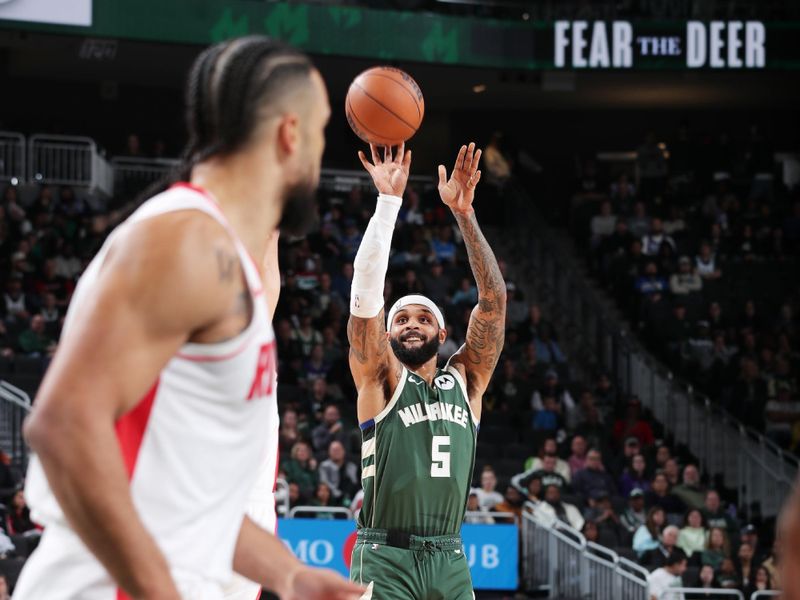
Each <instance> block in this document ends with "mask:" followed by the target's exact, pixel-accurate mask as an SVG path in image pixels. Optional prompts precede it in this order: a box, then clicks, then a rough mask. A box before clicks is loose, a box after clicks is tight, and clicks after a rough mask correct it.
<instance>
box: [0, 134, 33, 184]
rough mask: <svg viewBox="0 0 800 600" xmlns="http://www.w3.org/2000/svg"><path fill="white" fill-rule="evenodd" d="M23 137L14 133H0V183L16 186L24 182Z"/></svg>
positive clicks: (25, 171)
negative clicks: (6, 182) (7, 182)
mask: <svg viewBox="0 0 800 600" xmlns="http://www.w3.org/2000/svg"><path fill="white" fill-rule="evenodd" d="M25 158H26V157H25V136H24V135H22V134H21V133H16V132H14V131H0V181H10V182H11V183H12V184H17V183H19V182H21V181H24V180H25V177H26V175H27V170H26V168H25Z"/></svg>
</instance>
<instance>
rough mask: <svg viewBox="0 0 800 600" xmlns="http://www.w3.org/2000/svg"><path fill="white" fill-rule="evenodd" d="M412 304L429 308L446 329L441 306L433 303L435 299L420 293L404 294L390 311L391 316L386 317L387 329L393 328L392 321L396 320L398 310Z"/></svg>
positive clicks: (441, 326)
mask: <svg viewBox="0 0 800 600" xmlns="http://www.w3.org/2000/svg"><path fill="white" fill-rule="evenodd" d="M411 304H420V305H422V306H424V307H425V308H427V309H428V310H429V311H431V312H432V313H433V316H435V317H436V321H437V322H438V323H439V327H440V328H441V329H444V316H443V315H442V311H441V310H439V307H438V306H436V305H435V304H434V303H433V300H431V299H429V298H426V297H425V296H422V295H420V294H411V295H409V296H403V297H402V298H400V300H398V301H397V302H395V303H394V305H392V308H391V310H390V311H389V316H388V317H386V329H387V330H388V329H391V328H392V321H394V316H395V314H397V311H398V310H400V309H401V308H405V307H406V306H409V305H411Z"/></svg>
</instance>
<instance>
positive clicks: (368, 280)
mask: <svg viewBox="0 0 800 600" xmlns="http://www.w3.org/2000/svg"><path fill="white" fill-rule="evenodd" d="M402 203H403V201H402V199H401V198H399V197H398V196H388V195H386V194H379V195H378V205H377V207H376V208H375V214H374V215H373V216H372V218H371V219H370V220H369V225H367V230H366V231H365V232H364V237H363V238H362V239H361V245H360V246H359V247H358V252H357V253H356V259H355V261H353V283H352V286H351V289H350V314H352V315H353V316H356V317H361V318H362V319H371V318H373V317H376V316H378V313H380V312H381V309H382V308H383V287H384V285H385V283H386V269H387V268H388V267H389V250H390V248H391V246H392V234H393V233H394V224H395V221H397V213H399V212H400V206H401V204H402Z"/></svg>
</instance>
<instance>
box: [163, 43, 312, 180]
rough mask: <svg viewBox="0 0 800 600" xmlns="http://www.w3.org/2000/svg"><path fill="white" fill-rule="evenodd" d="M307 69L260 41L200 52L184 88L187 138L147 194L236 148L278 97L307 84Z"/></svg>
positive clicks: (297, 56) (298, 57)
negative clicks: (171, 167) (169, 167)
mask: <svg viewBox="0 0 800 600" xmlns="http://www.w3.org/2000/svg"><path fill="white" fill-rule="evenodd" d="M312 69H313V65H312V64H311V61H310V60H309V59H308V57H307V56H305V55H304V54H302V53H301V52H299V51H297V50H295V49H294V48H292V47H290V46H287V45H286V44H283V43H282V42H279V41H277V40H273V39H271V38H268V37H265V36H258V35H253V36H247V37H241V38H235V39H232V40H228V41H226V42H221V43H219V44H215V45H213V46H210V47H208V48H206V49H205V50H204V51H203V52H202V53H201V54H200V55H199V56H198V57H197V59H195V61H194V64H193V65H192V68H191V70H190V72H189V78H188V81H187V84H186V128H187V131H188V133H189V139H188V142H187V144H186V147H185V148H184V150H183V152H182V154H181V162H180V164H179V165H178V166H177V168H176V169H175V170H174V171H173V172H172V173H170V175H169V176H167V177H166V178H165V179H164V180H162V181H161V182H159V183H158V184H157V185H156V186H155V188H156V189H153V190H149V191H148V192H149V195H151V196H152V195H154V194H155V193H158V192H160V191H163V190H165V189H166V188H168V187H169V186H170V185H171V184H173V183H175V182H176V181H188V179H189V178H190V176H191V173H192V169H193V168H194V166H195V165H197V164H198V163H200V162H203V161H204V160H207V159H209V158H211V157H212V156H225V155H230V154H232V153H234V152H236V151H237V150H239V149H241V148H242V147H243V146H244V145H245V144H246V143H247V142H248V141H249V139H250V136H251V135H252V133H253V131H254V130H255V128H256V125H257V123H258V121H259V120H261V119H263V118H265V117H271V116H275V115H276V114H277V109H279V101H280V100H281V99H282V97H283V96H285V95H286V93H287V92H288V91H290V90H292V89H294V87H295V85H297V84H301V83H305V82H308V81H309V77H310V75H311V71H312Z"/></svg>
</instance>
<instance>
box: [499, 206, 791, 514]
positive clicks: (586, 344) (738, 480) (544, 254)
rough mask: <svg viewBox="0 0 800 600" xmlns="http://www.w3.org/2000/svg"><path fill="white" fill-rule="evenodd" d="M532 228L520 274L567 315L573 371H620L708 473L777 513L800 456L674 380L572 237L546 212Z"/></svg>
mask: <svg viewBox="0 0 800 600" xmlns="http://www.w3.org/2000/svg"><path fill="white" fill-rule="evenodd" d="M528 225H529V227H530V228H531V235H529V236H528V237H527V240H526V242H525V245H524V247H517V248H514V249H513V251H514V252H515V254H519V255H526V256H527V258H528V260H527V261H526V262H522V261H521V262H520V263H519V265H518V266H517V275H518V277H519V279H523V280H524V279H527V280H529V281H536V282H537V284H538V286H537V287H538V291H539V294H538V296H539V297H541V298H542V300H543V301H544V302H546V303H548V305H547V307H546V308H548V309H551V310H550V312H551V313H553V314H558V315H559V316H560V318H561V320H563V322H564V327H563V329H564V331H565V332H566V333H564V335H563V336H562V339H564V340H573V341H574V344H573V345H572V347H571V348H570V350H571V352H572V356H573V357H574V358H575V359H576V360H575V361H574V364H573V361H571V364H570V369H573V368H574V369H575V370H576V373H575V374H576V375H585V376H587V377H588V376H589V373H588V372H587V373H579V372H577V371H579V369H580V368H581V367H580V364H579V363H586V364H592V365H596V366H599V367H601V368H603V369H605V370H606V371H607V372H609V373H614V374H616V380H617V382H618V383H619V386H620V388H621V391H622V392H623V393H626V394H636V395H638V396H639V398H640V399H641V401H642V403H643V405H644V406H646V407H647V408H649V409H650V410H651V411H652V413H653V415H654V416H655V418H656V419H658V420H659V421H660V422H662V423H663V424H664V427H665V429H666V431H667V433H668V434H670V435H671V436H673V437H674V439H675V441H676V442H677V443H679V444H685V445H686V446H687V447H688V449H689V450H690V451H691V453H692V454H694V455H695V456H696V457H697V458H698V459H699V461H700V463H701V465H700V466H701V467H702V468H703V469H704V471H705V472H707V473H709V474H710V475H712V476H713V475H718V474H721V475H723V476H724V484H725V485H726V486H728V487H731V488H734V489H736V490H737V491H738V493H739V502H738V505H739V507H740V508H741V509H743V510H746V511H748V515H749V514H751V511H752V510H753V509H754V505H755V504H758V505H760V512H761V514H762V515H763V516H764V517H774V516H776V515H777V514H778V512H779V510H780V507H781V505H782V504H783V501H784V500H785V499H786V497H787V496H788V494H789V492H790V490H791V487H792V485H793V483H794V482H795V481H796V480H797V476H798V471H800V463H799V462H798V459H797V458H796V457H794V456H792V455H790V454H788V453H787V452H785V451H783V450H781V449H780V448H779V447H778V446H776V445H775V444H774V443H773V442H772V441H771V440H769V439H767V438H766V437H765V436H764V435H762V434H761V433H759V432H757V431H755V430H753V429H752V428H750V427H748V426H746V425H745V424H743V423H741V422H739V421H738V420H736V419H735V418H734V417H733V416H732V415H730V414H729V413H728V412H726V411H725V410H723V409H722V408H720V407H719V406H718V405H716V404H714V403H713V402H712V401H711V400H710V399H709V398H708V397H706V396H704V395H702V394H699V393H697V392H696V391H695V390H694V389H692V387H691V386H689V385H687V384H686V383H684V382H681V381H679V380H677V379H676V378H674V377H673V376H672V374H671V373H670V372H669V370H668V369H666V368H665V367H664V366H663V365H662V364H660V363H659V362H658V361H657V360H656V359H655V358H654V357H652V356H651V355H650V353H649V352H648V351H647V350H646V349H645V348H643V347H642V346H641V344H639V343H638V341H637V340H636V339H635V336H632V335H629V334H628V333H626V331H625V325H624V319H623V318H622V316H621V315H620V314H619V312H618V311H617V310H616V308H615V306H614V304H613V302H611V301H610V300H609V299H608V298H607V297H606V296H605V295H604V293H603V292H601V291H600V290H598V289H597V288H596V287H594V286H593V285H592V284H591V283H590V280H589V278H588V276H587V274H586V273H585V272H584V270H583V268H582V267H581V265H580V264H579V263H578V261H577V260H576V259H575V258H574V255H575V250H574V249H573V247H572V246H571V245H570V244H569V243H568V242H566V241H565V239H564V236H557V235H556V234H555V233H554V232H553V231H552V230H551V229H550V228H548V227H546V226H544V225H543V224H542V223H541V219H540V218H538V217H533V218H531V219H529V222H528ZM527 291H530V290H527ZM579 378H580V377H579ZM756 510H757V509H756Z"/></svg>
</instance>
